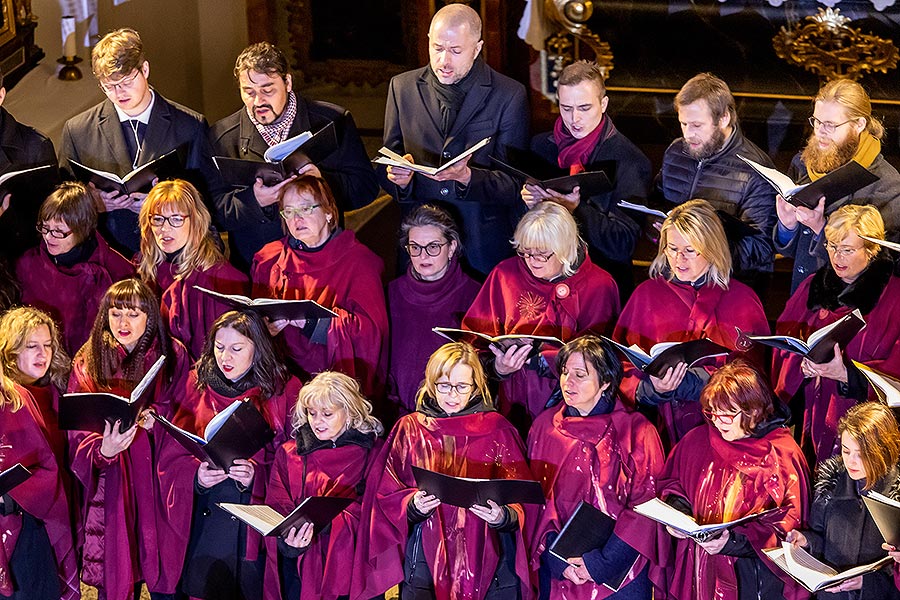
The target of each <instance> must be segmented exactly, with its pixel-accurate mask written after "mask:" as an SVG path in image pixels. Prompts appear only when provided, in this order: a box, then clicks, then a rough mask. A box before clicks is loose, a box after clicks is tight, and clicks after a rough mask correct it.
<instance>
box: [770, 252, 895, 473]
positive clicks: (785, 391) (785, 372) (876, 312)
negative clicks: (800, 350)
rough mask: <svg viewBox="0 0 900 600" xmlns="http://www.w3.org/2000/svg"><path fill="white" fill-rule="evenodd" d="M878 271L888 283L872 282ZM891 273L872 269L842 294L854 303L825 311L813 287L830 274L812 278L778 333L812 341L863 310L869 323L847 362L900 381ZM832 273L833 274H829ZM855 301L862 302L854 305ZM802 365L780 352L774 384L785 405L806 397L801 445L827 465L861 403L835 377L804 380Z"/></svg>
mask: <svg viewBox="0 0 900 600" xmlns="http://www.w3.org/2000/svg"><path fill="white" fill-rule="evenodd" d="M823 269H828V270H829V271H831V266H830V265H826V266H825V267H823ZM876 269H884V270H887V272H882V276H883V277H884V279H883V280H881V281H880V282H876V281H873V280H872V279H873V278H874V277H877V276H878V273H876V272H875V271H876ZM889 269H890V265H889V264H885V265H881V264H879V265H878V266H876V267H875V268H874V269H873V267H872V266H870V267H869V268H868V269H867V270H866V272H864V273H863V274H862V275H860V279H858V280H857V282H856V283H855V285H854V286H853V289H850V288H848V293H845V294H842V298H843V299H844V300H845V301H847V302H848V304H841V305H840V306H836V307H835V308H833V309H827V308H823V307H822V304H821V302H822V300H823V299H824V298H822V297H820V296H821V295H822V294H821V293H816V292H815V291H813V289H812V288H813V282H814V281H815V280H816V279H815V278H816V277H819V278H821V277H823V276H824V275H825V271H820V272H819V273H817V274H814V275H811V276H810V277H808V278H807V279H806V280H804V281H803V283H801V284H800V287H799V288H797V291H796V292H794V294H793V295H792V296H791V298H790V299H789V300H788V302H787V304H786V305H785V307H784V312H783V313H781V316H780V317H778V321H777V323H776V325H775V332H776V333H777V334H779V335H791V336H794V337H798V338H801V339H806V338H807V337H808V336H809V334H810V333H812V332H813V331H815V330H817V329H821V328H822V327H825V326H826V325H828V324H830V323H833V322H834V321H837V320H838V319H840V318H841V317H843V316H844V315H846V314H847V313H849V312H851V311H853V309H854V308H857V307H859V308H860V312H862V314H863V318H864V319H865V320H866V323H867V325H866V327H865V328H864V329H863V330H862V331H860V332H859V333H858V334H856V337H854V338H853V340H851V341H850V343H849V344H848V345H847V347H846V349H845V351H844V362H845V363H849V362H850V360H855V361H858V362H861V363H863V364H865V365H867V366H869V367H871V368H873V369H875V370H876V371H879V372H883V373H886V374H887V375H889V376H891V377H900V344H898V343H897V340H900V304H898V298H900V279H898V278H897V277H893V276H889V275H888V273H889ZM820 273H821V274H820ZM832 274H833V271H832V272H831V273H829V275H832ZM879 279H880V278H879ZM854 290H855V294H854ZM811 292H812V294H811ZM854 297H855V298H857V299H858V300H859V301H858V302H857V301H854V300H853V298H854ZM801 361H802V357H800V356H799V355H797V354H792V353H789V352H784V351H781V350H776V351H775V352H774V353H773V365H772V382H773V384H774V386H775V391H776V393H777V394H778V396H779V398H781V399H782V401H784V402H788V401H789V400H790V399H791V398H793V397H794V396H795V395H797V394H798V393H802V394H803V398H804V401H805V410H804V411H803V430H802V440H803V441H802V443H801V445H802V446H803V447H804V448H806V447H807V444H809V445H811V447H812V449H813V450H814V451H815V456H816V460H817V461H818V462H821V461H823V460H826V459H828V458H831V457H832V456H833V455H834V454H835V453H838V452H840V438H839V437H838V435H837V424H838V421H839V420H840V419H841V417H843V416H844V414H845V413H846V412H847V411H848V410H849V409H850V408H851V407H852V406H853V405H854V404H856V402H857V400H856V399H854V398H847V397H844V396H843V395H842V394H841V392H840V388H839V384H838V382H837V381H835V380H833V379H825V378H818V379H804V377H803V372H802V371H801V370H800V363H801ZM801 388H802V389H801ZM868 398H869V399H870V400H874V399H875V398H876V395H875V391H874V389H872V387H871V386H868Z"/></svg>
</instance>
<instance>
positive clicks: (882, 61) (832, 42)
mask: <svg viewBox="0 0 900 600" xmlns="http://www.w3.org/2000/svg"><path fill="white" fill-rule="evenodd" d="M849 23H850V19H849V18H847V17H845V16H843V15H841V11H840V9H831V8H827V9H822V8H820V9H819V12H818V14H816V15H813V16H809V17H806V19H804V22H802V23H797V24H795V25H792V26H791V27H788V28H786V27H784V26H782V27H781V31H779V32H778V33H777V34H776V35H775V37H774V38H772V46H773V48H774V49H775V54H777V55H778V57H779V58H781V59H783V60H785V61H787V62H788V63H790V64H793V65H796V66H799V67H803V68H804V69H806V70H807V71H810V72H812V73H815V74H817V75H818V76H819V77H822V78H823V79H825V80H828V81H831V80H832V79H852V80H854V81H856V80H858V79H859V78H860V77H862V76H863V75H865V74H867V73H871V72H881V73H887V72H888V71H889V70H891V69H894V68H896V67H897V59H898V56H900V53H898V50H897V46H895V45H894V44H893V42H891V40H886V39H883V38H880V37H878V36H875V35H871V34H868V33H864V32H863V31H861V30H860V29H857V28H855V27H850V25H849Z"/></svg>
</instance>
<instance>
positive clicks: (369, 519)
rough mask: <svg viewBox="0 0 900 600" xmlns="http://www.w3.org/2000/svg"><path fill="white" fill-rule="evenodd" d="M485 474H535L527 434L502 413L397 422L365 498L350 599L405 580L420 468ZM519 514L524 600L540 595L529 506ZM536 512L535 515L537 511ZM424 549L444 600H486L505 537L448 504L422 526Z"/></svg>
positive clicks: (523, 476) (519, 567)
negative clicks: (531, 561)
mask: <svg viewBox="0 0 900 600" xmlns="http://www.w3.org/2000/svg"><path fill="white" fill-rule="evenodd" d="M413 466H417V467H422V468H424V469H429V470H433V471H437V472H440V473H444V474H447V475H452V476H455V477H471V478H479V479H481V478H483V479H532V476H531V472H530V470H529V469H528V464H527V462H526V460H525V452H524V448H523V445H522V439H521V438H520V437H519V434H518V432H517V431H516V430H515V428H514V427H513V426H512V425H511V424H510V423H509V421H507V420H506V419H505V418H504V417H503V416H502V415H500V414H499V413H497V412H494V411H487V412H476V413H472V414H466V415H459V416H449V417H431V416H427V415H425V414H423V413H421V412H415V413H412V414H409V415H405V416H403V417H401V418H400V420H399V421H397V424H396V425H394V428H393V429H392V430H391V433H390V434H389V435H388V437H387V440H385V445H384V450H383V452H382V455H381V460H380V461H379V464H376V465H375V466H374V467H373V468H372V473H373V477H372V478H371V479H370V481H369V486H368V487H367V488H366V494H365V497H364V500H363V509H362V521H361V527H360V531H359V539H358V540H357V544H356V554H355V556H354V560H353V569H354V571H353V582H352V586H351V592H350V597H351V599H353V600H359V599H363V598H365V599H368V598H372V597H373V596H377V595H379V594H382V593H384V592H385V591H387V590H388V589H390V588H391V587H393V586H395V585H397V584H398V583H400V582H402V581H403V577H404V575H403V562H404V556H405V551H406V546H407V541H408V538H409V535H410V533H409V530H410V527H409V523H408V518H407V507H408V505H409V502H410V500H411V499H412V496H413V494H415V493H416V491H417V488H416V482H415V478H414V477H413V473H412V467H413ZM510 508H513V509H514V510H515V511H516V513H517V516H518V520H519V530H518V531H517V532H516V533H515V534H513V535H514V536H515V545H516V557H515V571H516V574H517V575H518V577H519V579H520V581H521V593H522V598H523V600H530V598H532V597H533V591H532V586H531V579H530V577H531V574H530V567H529V565H528V555H527V554H526V547H527V544H526V543H525V539H524V535H523V533H522V531H523V529H522V528H523V527H527V521H525V513H526V510H525V509H523V508H522V507H521V506H518V505H510ZM531 512H532V511H531V510H530V509H529V510H528V513H529V514H531ZM422 544H423V551H424V555H425V558H426V561H427V563H428V566H429V568H430V571H431V577H432V581H433V582H434V590H435V595H436V597H437V598H442V599H447V600H462V599H468V598H471V599H474V600H478V599H480V598H483V597H484V595H485V593H486V592H487V590H488V587H489V586H490V584H491V581H492V579H493V577H494V573H495V571H496V569H497V566H498V564H499V560H500V548H499V534H498V533H497V532H496V531H494V530H493V529H491V527H490V526H489V525H488V524H487V523H486V522H484V521H482V520H481V519H480V518H478V517H477V516H475V515H474V514H472V513H471V512H469V511H468V510H467V509H463V508H457V507H455V506H450V505H447V504H441V505H440V506H438V508H437V509H436V510H435V511H434V512H433V513H432V514H431V515H430V516H429V517H428V518H427V519H426V520H425V521H424V522H423V523H422Z"/></svg>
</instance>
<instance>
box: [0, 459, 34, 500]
mask: <svg viewBox="0 0 900 600" xmlns="http://www.w3.org/2000/svg"><path fill="white" fill-rule="evenodd" d="M31 475H32V473H31V471H29V470H28V469H26V468H25V467H24V466H23V465H22V463H16V464H14V465H13V466H11V467H10V468H8V469H6V470H5V471H3V472H2V473H0V496H5V495H6V494H8V493H9V492H10V491H12V490H13V489H14V488H15V487H16V486H17V485H19V484H20V483H23V482H24V481H25V480H26V479H28V478H29V477H31Z"/></svg>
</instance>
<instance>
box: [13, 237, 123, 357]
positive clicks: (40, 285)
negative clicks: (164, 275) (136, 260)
mask: <svg viewBox="0 0 900 600" xmlns="http://www.w3.org/2000/svg"><path fill="white" fill-rule="evenodd" d="M94 236H95V238H96V241H97V249H96V250H94V252H93V254H91V256H90V258H89V259H88V260H87V261H85V262H81V263H77V264H75V265H74V266H72V267H60V266H57V265H56V264H54V263H53V260H52V259H51V258H50V255H49V254H48V253H47V247H46V245H45V244H44V242H41V244H40V245H39V246H37V247H35V248H32V249H31V250H29V251H28V252H26V253H25V254H24V255H23V256H22V257H21V258H20V259H19V260H18V261H17V262H16V278H17V279H18V280H19V282H20V283H21V284H22V304H28V305H30V306H34V307H36V308H39V309H41V310H43V311H45V312H46V313H47V314H49V315H50V316H51V317H53V320H54V321H56V323H57V324H58V325H59V327H60V334H61V335H60V338H61V341H62V344H63V347H64V348H65V349H66V352H68V354H69V356H73V355H74V354H75V353H76V352H77V351H78V350H79V349H80V348H81V346H82V345H83V344H84V343H85V342H86V341H87V339H88V336H89V335H90V333H91V327H92V326H93V325H94V319H95V318H96V316H97V308H98V306H99V305H100V299H101V298H102V297H103V294H105V293H106V290H107V289H109V286H110V285H112V284H113V283H115V282H117V281H120V280H122V279H126V278H128V277H131V276H132V275H134V266H133V265H132V264H131V263H130V262H128V260H126V259H125V257H123V256H122V255H121V254H119V253H118V252H116V251H115V250H113V249H112V248H110V247H109V245H108V244H107V243H106V241H105V240H104V239H103V238H102V237H100V234H99V233H95V234H94Z"/></svg>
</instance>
